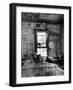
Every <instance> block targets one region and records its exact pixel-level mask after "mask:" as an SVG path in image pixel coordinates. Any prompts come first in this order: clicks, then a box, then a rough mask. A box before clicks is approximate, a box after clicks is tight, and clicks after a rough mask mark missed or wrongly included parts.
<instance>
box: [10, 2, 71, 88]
mask: <svg viewBox="0 0 73 90" xmlns="http://www.w3.org/2000/svg"><path fill="white" fill-rule="evenodd" d="M64 83H71V7H70V6H54V5H36V4H20V3H12V4H10V86H14V87H15V86H31V85H48V84H64Z"/></svg>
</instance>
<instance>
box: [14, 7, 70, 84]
mask: <svg viewBox="0 0 73 90" xmlns="http://www.w3.org/2000/svg"><path fill="white" fill-rule="evenodd" d="M21 12H33V13H53V14H64V75H63V76H50V77H46V76H44V77H24V78H22V77H21ZM16 45H17V46H16V83H17V84H22V83H23V84H25V83H38V82H58V81H69V10H67V9H53V8H38V7H34V8H33V7H16Z"/></svg>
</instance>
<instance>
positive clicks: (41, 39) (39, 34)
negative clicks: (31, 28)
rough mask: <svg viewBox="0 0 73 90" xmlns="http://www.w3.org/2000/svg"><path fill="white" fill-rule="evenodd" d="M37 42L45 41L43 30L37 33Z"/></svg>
mask: <svg viewBox="0 0 73 90" xmlns="http://www.w3.org/2000/svg"><path fill="white" fill-rule="evenodd" d="M37 42H38V43H46V33H45V32H38V33H37Z"/></svg>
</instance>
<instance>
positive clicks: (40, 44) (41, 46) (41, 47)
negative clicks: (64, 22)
mask: <svg viewBox="0 0 73 90" xmlns="http://www.w3.org/2000/svg"><path fill="white" fill-rule="evenodd" d="M46 38H47V37H46V32H37V53H38V54H41V56H47V47H46Z"/></svg>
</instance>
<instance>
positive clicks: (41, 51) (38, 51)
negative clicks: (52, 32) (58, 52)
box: [37, 48, 47, 56]
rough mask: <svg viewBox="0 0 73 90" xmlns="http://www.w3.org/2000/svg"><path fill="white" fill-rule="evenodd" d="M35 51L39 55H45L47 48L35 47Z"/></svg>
mask: <svg viewBox="0 0 73 90" xmlns="http://www.w3.org/2000/svg"><path fill="white" fill-rule="evenodd" d="M37 53H38V54H40V55H41V56H47V48H37Z"/></svg>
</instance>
